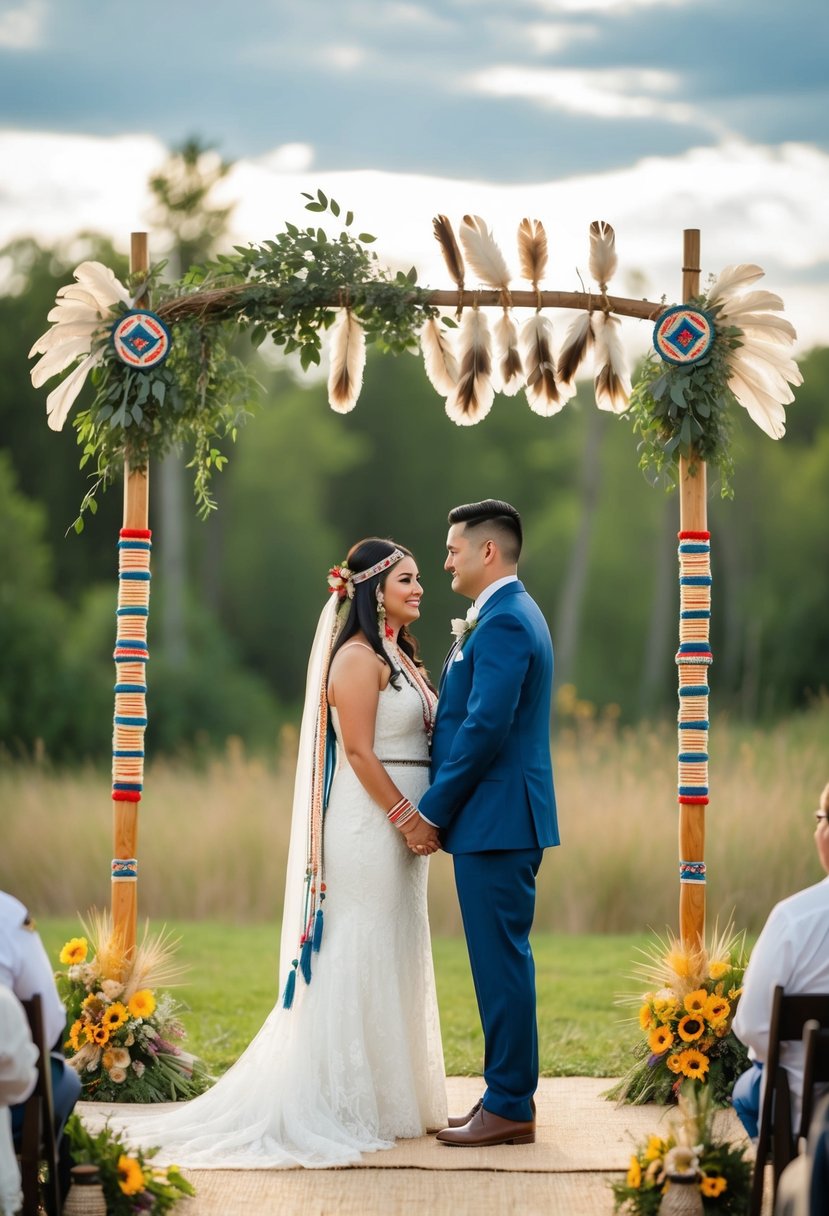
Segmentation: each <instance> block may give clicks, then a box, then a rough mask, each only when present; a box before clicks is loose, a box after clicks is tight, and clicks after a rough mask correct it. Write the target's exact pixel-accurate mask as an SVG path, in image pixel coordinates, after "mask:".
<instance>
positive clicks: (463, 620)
mask: <svg viewBox="0 0 829 1216" xmlns="http://www.w3.org/2000/svg"><path fill="white" fill-rule="evenodd" d="M478 612H479V609H478V608H476V607H475V605H474V604H470V606H469V608H468V609H467V612H466V616H465V617H460V616H458V617H453V619H452V637H453V638H454V639H455V641H456V642H463V641H464V639H465V638H467V637H468V636H469V634H470V633H471V632H472V630H473V629H474V628H475V626H476V625H477V623H478Z"/></svg>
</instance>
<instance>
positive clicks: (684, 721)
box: [676, 531, 714, 883]
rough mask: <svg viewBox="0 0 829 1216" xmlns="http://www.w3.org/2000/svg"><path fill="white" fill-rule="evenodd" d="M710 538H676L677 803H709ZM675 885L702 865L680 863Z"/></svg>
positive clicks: (698, 873) (700, 873)
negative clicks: (677, 607) (678, 601)
mask: <svg viewBox="0 0 829 1216" xmlns="http://www.w3.org/2000/svg"><path fill="white" fill-rule="evenodd" d="M710 541H711V533H710V532H690V531H682V532H680V533H679V595H680V613H679V650H678V651H677V654H676V664H677V670H678V673H679V715H678V734H679V755H678V760H677V763H678V788H677V796H678V801H679V802H680V803H681V804H683V805H685V806H706V805H707V803H708V694H709V691H710V690H709V686H708V681H707V676H708V673H707V671H705V670H700V668H702V669H705V668H707V667H710V666H711V664H712V663H713V661H714V656H713V655H712V653H711V644H710V641H709V629H710V624H711V581H712V580H711V544H710ZM679 874H680V882H684V883H690V882H695V883H700V882H702V883H704V882H705V862H704V861H681V862H680V863H679Z"/></svg>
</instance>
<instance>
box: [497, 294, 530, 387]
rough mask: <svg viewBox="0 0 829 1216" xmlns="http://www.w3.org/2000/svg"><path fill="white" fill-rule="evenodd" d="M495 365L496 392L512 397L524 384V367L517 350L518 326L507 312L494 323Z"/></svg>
mask: <svg viewBox="0 0 829 1216" xmlns="http://www.w3.org/2000/svg"><path fill="white" fill-rule="evenodd" d="M494 336H495V363H496V367H497V372H498V374H497V376H496V385H497V388H498V391H499V392H501V393H504V394H506V396H507V397H514V396H515V394H516V393H518V392H520V391H521V388H522V387H523V384H524V367H523V363H522V361H521V354H520V351H519V349H518V326H517V325H516V324H515V321H514V319H513V318H512V316H511V315H510V313H508V312H504V313H502V315H501V316H500V317H499V318H498V320H497V321H496V322H495V331H494Z"/></svg>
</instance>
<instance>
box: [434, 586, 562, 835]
mask: <svg viewBox="0 0 829 1216" xmlns="http://www.w3.org/2000/svg"><path fill="white" fill-rule="evenodd" d="M458 654H461V655H462V657H461V658H458ZM552 677H553V646H552V642H551V641H550V631H549V629H548V628H547V622H546V621H545V620H544V617H543V616H542V614H541V610H540V609H539V607H538V605H537V604H536V603H535V601H534V600H533V599H532V598H531V597H530V596H529V595H528V594H527V592H526V591H525V590H524V587H523V584H522V583H520V582H514V583H507V584H506V585H505V586H504V587H501V588H499V590H498V591H496V592H495V594H494V595H492V596H491V597H490V598H489V599H488V600H487V601H486V603H485V604H484V606H483V608H482V609H481V612H480V615H479V617H478V622H477V624H476V626H475V628H474V629H473V630H472V632H471V633H470V634H468V635H467V637H466V639H465V640H464V641H463V643H462V645H461V646H460V647H459V648H457V649H456V650H455V652H454V654H451V655H450V658H449V662H448V664H447V666H446V668H445V670H444V674H443V677H442V679H441V685H440V700H439V702H438V712H437V720H436V722H435V732H434V738H433V740H432V765H431V770H432V785H431V786H430V788H429V789H428V790H427V792H426V793H425V794H424V795H423V797H422V798H421V799H420V803H419V806H420V810H421V811H422V812H423V815H424V816H425V818H426V819H429V820H430V821H431V822H432V823H434V824H436V825H437V826H438V827H439V828H440V829H441V839H442V842H443V847H444V849H445V850H446V851H447V852H448V853H480V852H489V851H491V850H495V849H532V848H538V847H540V848H546V847H547V846H549V845H555V844H558V843H559V837H558V824H557V820H556V803H555V794H554V792H553V769H552V763H551V761H550V696H551V686H552Z"/></svg>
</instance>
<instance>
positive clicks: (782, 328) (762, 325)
mask: <svg viewBox="0 0 829 1216" xmlns="http://www.w3.org/2000/svg"><path fill="white" fill-rule="evenodd" d="M740 329H741V330H742V331H743V333H744V334H747V335H748V336H749V337H754V338H761V339H762V340H763V341H764V342H775V343H777V344H778V345H779V346H791V344H792V343H793V342H794V341H795V340H796V338H797V330H796V329H795V327H794V326H793V325H792V323H791V321H787V320H786V318H785V317H777V316H775V315H774V313H773V312H758V313H754V315H753V316H752V318H751V320H750V321H744V322H743V324H742V325H741V326H740Z"/></svg>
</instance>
